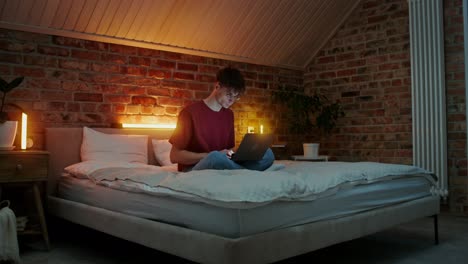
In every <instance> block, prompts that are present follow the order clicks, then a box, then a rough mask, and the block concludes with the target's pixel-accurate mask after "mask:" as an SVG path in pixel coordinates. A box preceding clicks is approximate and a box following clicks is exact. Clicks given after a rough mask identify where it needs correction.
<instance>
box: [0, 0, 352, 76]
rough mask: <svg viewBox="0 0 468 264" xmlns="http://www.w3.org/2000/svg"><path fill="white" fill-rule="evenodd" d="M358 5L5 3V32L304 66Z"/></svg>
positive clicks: (273, 1) (176, 0)
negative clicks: (65, 37)
mask: <svg viewBox="0 0 468 264" xmlns="http://www.w3.org/2000/svg"><path fill="white" fill-rule="evenodd" d="M359 2H360V1H354V0H353V1H350V0H0V28H8V29H15V30H23V31H30V32H38V33H44V34H51V35H60V36H67V37H74V38H81V39H88V40H97V41H103V42H110V43H118V44H123V45H131V46H137V47H147V48H154V49H160V50H166V51H174V52H180V53H186V54H193V55H201V56H208V57H213V58H222V59H228V60H233V61H242V62H249V63H254V64H262V65H270V66H279V67H285V68H292V69H304V68H305V67H306V66H307V64H308V63H309V62H310V61H311V60H312V59H313V57H314V56H315V55H316V53H317V52H318V51H319V50H320V48H321V47H322V46H323V45H324V44H325V43H326V42H327V41H328V40H329V39H330V38H331V36H333V34H334V33H335V32H336V30H337V29H338V28H339V26H340V25H341V24H342V23H343V22H344V21H345V20H346V18H347V17H348V15H349V14H350V13H351V12H352V11H353V10H354V8H355V7H356V5H357V4H359Z"/></svg>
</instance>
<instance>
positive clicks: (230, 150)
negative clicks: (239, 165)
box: [220, 149, 234, 158]
mask: <svg viewBox="0 0 468 264" xmlns="http://www.w3.org/2000/svg"><path fill="white" fill-rule="evenodd" d="M220 152H221V153H224V154H226V156H227V157H228V158H231V156H232V154H234V151H232V149H223V150H221V151H220Z"/></svg>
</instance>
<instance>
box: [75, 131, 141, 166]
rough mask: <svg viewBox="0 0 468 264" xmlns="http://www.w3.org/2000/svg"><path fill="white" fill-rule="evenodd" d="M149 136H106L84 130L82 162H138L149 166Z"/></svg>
mask: <svg viewBox="0 0 468 264" xmlns="http://www.w3.org/2000/svg"><path fill="white" fill-rule="evenodd" d="M147 142H148V136H147V135H120V134H105V133H101V132H98V131H96V130H93V129H90V128H88V127H84V128H83V143H81V161H88V160H92V161H112V162H138V163H143V164H148V145H147V144H148V143H147Z"/></svg>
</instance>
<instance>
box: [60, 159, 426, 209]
mask: <svg viewBox="0 0 468 264" xmlns="http://www.w3.org/2000/svg"><path fill="white" fill-rule="evenodd" d="M65 170H66V171H67V172H68V173H69V174H72V175H75V176H77V177H87V178H89V179H91V180H93V181H95V182H96V183H97V184H103V185H107V186H110V187H112V188H118V189H123V190H126V191H137V192H148V191H149V192H153V193H155V192H156V193H162V194H166V195H168V194H171V193H174V192H176V193H179V194H180V193H182V194H187V195H195V196H197V197H200V198H202V199H204V200H209V201H215V202H252V203H264V202H271V201H274V200H278V199H282V200H295V199H301V200H304V199H307V200H311V199H315V198H317V197H321V196H325V195H330V194H332V193H334V192H336V191H337V190H339V189H340V188H349V187H352V186H353V185H356V184H367V183H371V182H375V181H380V180H389V179H392V178H395V177H416V176H418V177H420V176H422V177H425V178H427V179H428V180H429V181H431V182H432V183H434V180H435V179H434V176H433V175H432V174H431V173H429V172H428V171H426V170H423V169H421V168H418V167H415V166H409V165H397V164H385V163H376V162H294V161H282V164H275V165H274V166H273V167H272V169H270V170H267V171H263V172H259V171H252V170H201V171H191V172H177V171H175V170H174V167H172V168H171V169H169V170H168V169H167V168H164V167H158V166H151V165H144V164H136V163H131V164H130V163H129V164H122V163H119V164H112V163H109V162H106V163H100V162H89V161H88V162H81V163H78V164H75V165H72V166H69V167H67V168H66V169H65Z"/></svg>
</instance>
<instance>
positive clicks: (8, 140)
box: [0, 77, 24, 150]
mask: <svg viewBox="0 0 468 264" xmlns="http://www.w3.org/2000/svg"><path fill="white" fill-rule="evenodd" d="M23 80H24V77H18V78H16V79H14V80H13V81H11V82H7V81H5V80H3V79H2V78H0V91H1V92H2V93H3V96H2V99H1V103H0V150H12V149H13V148H14V146H13V143H14V141H15V136H16V130H17V129H18V121H14V120H9V117H8V113H7V112H4V107H5V105H6V104H5V99H6V95H7V93H8V92H10V91H11V90H13V89H14V88H16V87H18V86H19V85H20V84H21V83H22V82H23ZM12 106H14V107H16V108H18V109H21V108H20V107H19V106H17V105H12ZM21 111H22V109H21ZM22 112H23V111H22Z"/></svg>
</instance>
